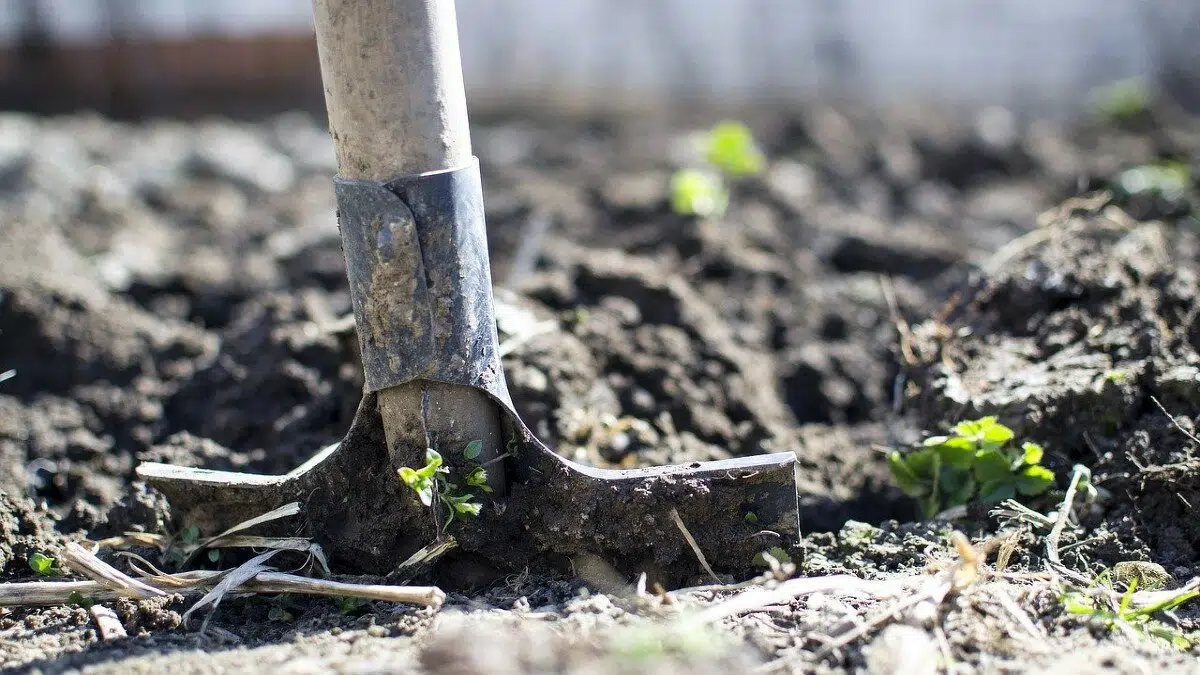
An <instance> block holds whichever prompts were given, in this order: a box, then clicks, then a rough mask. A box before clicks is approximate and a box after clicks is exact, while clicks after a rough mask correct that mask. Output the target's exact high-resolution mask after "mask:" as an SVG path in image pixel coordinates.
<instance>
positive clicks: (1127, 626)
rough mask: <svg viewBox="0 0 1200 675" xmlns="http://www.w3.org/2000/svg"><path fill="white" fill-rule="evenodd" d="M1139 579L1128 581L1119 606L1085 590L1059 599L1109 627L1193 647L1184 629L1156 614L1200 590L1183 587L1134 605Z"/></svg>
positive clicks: (1069, 609)
mask: <svg viewBox="0 0 1200 675" xmlns="http://www.w3.org/2000/svg"><path fill="white" fill-rule="evenodd" d="M1137 587H1138V579H1137V577H1134V578H1132V579H1130V580H1129V585H1128V587H1127V588H1126V589H1125V592H1124V593H1123V594H1122V595H1121V599H1120V602H1118V603H1117V605H1116V607H1112V606H1106V605H1105V604H1103V603H1102V602H1101V601H1100V600H1098V599H1096V598H1095V597H1093V596H1091V595H1088V594H1086V593H1079V592H1072V593H1066V594H1064V595H1063V596H1062V597H1061V598H1060V600H1061V601H1062V604H1063V608H1064V609H1065V610H1066V611H1067V612H1068V613H1069V614H1075V615H1077V616H1084V617H1088V618H1089V619H1092V620H1094V621H1098V622H1100V623H1102V624H1103V625H1105V626H1107V627H1108V628H1109V629H1110V630H1119V631H1121V632H1123V633H1126V634H1129V635H1135V636H1141V637H1143V638H1150V639H1154V640H1162V641H1165V642H1167V643H1168V644H1170V645H1171V646H1173V647H1175V648H1176V649H1180V650H1187V649H1191V647H1192V639H1190V638H1189V637H1188V636H1187V635H1185V634H1184V633H1183V631H1181V630H1179V629H1178V628H1175V627H1174V626H1170V625H1168V624H1166V623H1163V622H1162V621H1159V620H1158V619H1156V618H1154V615H1155V614H1157V613H1159V612H1165V611H1169V610H1172V609H1175V608H1176V607H1178V606H1180V605H1182V604H1183V603H1185V602H1188V601H1190V600H1193V599H1195V598H1197V597H1200V590H1197V589H1195V588H1191V589H1186V590H1181V591H1180V592H1179V593H1178V594H1176V595H1172V596H1169V597H1167V598H1166V599H1164V600H1162V601H1160V602H1157V603H1154V604H1152V605H1147V606H1144V607H1134V606H1133V594H1134V592H1135V591H1136V590H1137Z"/></svg>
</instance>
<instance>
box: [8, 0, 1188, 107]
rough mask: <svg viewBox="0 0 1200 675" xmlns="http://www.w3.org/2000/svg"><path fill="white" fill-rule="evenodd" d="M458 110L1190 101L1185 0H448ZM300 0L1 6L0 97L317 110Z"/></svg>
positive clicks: (35, 1) (60, 0) (53, 1)
mask: <svg viewBox="0 0 1200 675" xmlns="http://www.w3.org/2000/svg"><path fill="white" fill-rule="evenodd" d="M458 14H459V25H460V34H461V35H460V37H461V46H462V53H463V63H464V69H465V71H466V78H467V84H468V90H469V96H470V99H471V102H472V105H474V106H476V107H488V106H509V105H513V104H520V103H526V102H538V103H540V104H549V105H552V106H569V107H583V108H595V107H647V106H656V105H662V104H669V103H678V102H693V101H701V102H710V103H722V104H729V105H740V104H755V103H794V102H800V101H807V100H813V99H820V100H825V101H852V102H862V103H868V104H872V105H885V106H886V105H893V104H900V103H906V102H913V101H918V102H923V103H935V104H945V105H949V106H955V107H966V108H977V107H981V106H984V105H992V104H999V105H1005V106H1008V107H1011V108H1013V109H1015V110H1018V111H1023V112H1030V113H1037V114H1051V115H1058V114H1070V113H1072V112H1074V111H1076V110H1078V108H1079V106H1080V105H1081V104H1082V103H1083V102H1084V101H1085V100H1086V97H1087V94H1088V92H1089V91H1090V90H1092V89H1093V88H1094V87H1096V86H1099V85H1103V84H1106V83H1109V82H1112V81H1114V80H1117V79H1122V78H1126V77H1131V76H1140V77H1145V78H1147V79H1148V80H1151V81H1153V82H1157V83H1159V84H1161V85H1162V86H1163V87H1164V88H1166V89H1168V90H1169V91H1170V92H1171V93H1173V94H1174V95H1175V96H1176V97H1178V98H1180V99H1182V100H1184V101H1185V102H1189V103H1191V104H1193V105H1194V104H1195V103H1197V102H1198V99H1200V92H1198V91H1197V89H1198V87H1197V85H1198V82H1200V80H1198V76H1200V40H1197V39H1196V36H1197V35H1198V34H1200V0H458ZM311 32H312V29H311V8H310V5H309V0H0V106H2V107H6V108H13V107H16V108H25V109H36V110H44V111H49V110H64V109H73V108H79V107H93V108H99V109H101V110H104V111H107V112H110V113H113V114H120V115H138V114H147V113H163V112H170V113H176V114H179V113H183V114H188V113H202V112H211V111H221V110H225V111H228V112H231V113H253V112H256V111H269V110H278V109H283V108H287V107H296V106H301V107H309V108H314V109H319V108H320V106H321V95H320V83H319V74H318V69H317V61H316V54H315V48H314V46H313V42H312V36H311Z"/></svg>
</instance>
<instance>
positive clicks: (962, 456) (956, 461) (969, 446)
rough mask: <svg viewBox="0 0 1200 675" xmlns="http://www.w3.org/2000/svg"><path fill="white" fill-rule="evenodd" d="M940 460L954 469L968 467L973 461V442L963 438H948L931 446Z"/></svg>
mask: <svg viewBox="0 0 1200 675" xmlns="http://www.w3.org/2000/svg"><path fill="white" fill-rule="evenodd" d="M932 449H933V450H936V451H937V453H938V454H939V455H941V458H942V461H943V462H945V463H946V464H949V465H950V466H952V467H954V468H956V469H968V468H970V467H971V465H972V464H973V463H975V444H974V443H972V442H971V441H969V440H967V439H965V438H948V439H946V442H945V443H942V444H941V445H938V446H935V447H934V448H932Z"/></svg>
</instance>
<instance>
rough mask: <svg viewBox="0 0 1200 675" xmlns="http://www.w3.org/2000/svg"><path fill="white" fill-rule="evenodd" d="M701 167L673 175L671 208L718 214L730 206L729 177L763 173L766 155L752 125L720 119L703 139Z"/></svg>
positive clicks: (698, 214) (708, 215) (682, 211)
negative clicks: (757, 140) (759, 145)
mask: <svg viewBox="0 0 1200 675" xmlns="http://www.w3.org/2000/svg"><path fill="white" fill-rule="evenodd" d="M699 145H700V148H699V149H700V154H701V155H702V156H703V158H704V166H703V167H701V168H688V169H680V170H678V171H676V172H675V175H674V176H672V177H671V208H672V210H674V211H675V213H678V214H681V215H697V216H702V217H706V218H709V217H718V216H720V215H722V214H724V213H725V209H726V208H728V207H729V187H728V185H727V182H728V181H729V180H740V179H743V178H747V177H749V176H754V175H757V174H760V173H762V171H763V169H764V168H765V166H766V158H765V157H764V156H763V153H762V151H761V150H759V149H758V144H757V143H755V141H754V134H753V133H751V131H750V128H749V127H747V126H746V125H745V124H742V123H741V122H729V121H726V122H721V123H719V124H717V125H716V126H715V127H713V128H712V129H711V130H709V132H708V133H707V134H705V135H704V136H703V137H702V138H701V139H700V143H699Z"/></svg>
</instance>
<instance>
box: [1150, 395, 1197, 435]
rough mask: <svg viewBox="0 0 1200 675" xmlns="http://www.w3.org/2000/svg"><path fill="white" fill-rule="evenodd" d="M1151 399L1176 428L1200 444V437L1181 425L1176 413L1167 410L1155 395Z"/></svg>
mask: <svg viewBox="0 0 1200 675" xmlns="http://www.w3.org/2000/svg"><path fill="white" fill-rule="evenodd" d="M1150 400H1151V401H1154V405H1156V406H1158V409H1159V410H1161V411H1162V414H1164V415H1166V416H1167V419H1169V420H1171V424H1174V425H1175V428H1176V429H1178V430H1179V431H1180V433H1182V434H1183V435H1184V436H1187V437H1188V438H1189V439H1190V440H1191V441H1192V442H1193V443H1195V444H1196V445H1200V438H1196V435H1195V434H1193V433H1192V432H1190V431H1188V430H1187V429H1184V428H1183V425H1181V424H1180V423H1179V420H1177V419H1175V416H1174V415H1172V414H1171V413H1169V412H1167V409H1166V408H1164V407H1163V404H1161V403H1159V402H1158V399H1157V398H1154V397H1153V396H1151V397H1150Z"/></svg>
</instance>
